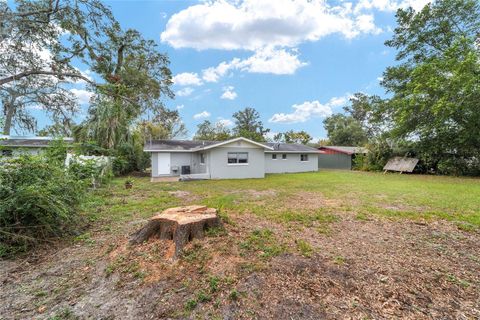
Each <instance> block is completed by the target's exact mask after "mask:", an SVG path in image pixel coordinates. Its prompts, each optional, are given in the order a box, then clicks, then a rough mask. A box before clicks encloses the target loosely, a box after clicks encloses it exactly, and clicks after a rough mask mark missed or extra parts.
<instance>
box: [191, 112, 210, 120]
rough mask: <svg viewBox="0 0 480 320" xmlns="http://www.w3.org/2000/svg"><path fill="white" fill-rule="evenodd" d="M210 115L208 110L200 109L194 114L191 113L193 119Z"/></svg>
mask: <svg viewBox="0 0 480 320" xmlns="http://www.w3.org/2000/svg"><path fill="white" fill-rule="evenodd" d="M208 117H210V112H208V111H202V112H200V113H197V114H195V115H193V119H197V120H198V119H204V118H208Z"/></svg>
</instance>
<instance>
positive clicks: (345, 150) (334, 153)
mask: <svg viewBox="0 0 480 320" xmlns="http://www.w3.org/2000/svg"><path fill="white" fill-rule="evenodd" d="M318 149H319V150H320V153H319V155H318V168H319V169H343V170H351V169H352V164H353V160H354V159H355V157H356V155H358V154H366V153H367V152H368V150H367V149H366V148H363V147H349V146H323V147H320V148H318Z"/></svg>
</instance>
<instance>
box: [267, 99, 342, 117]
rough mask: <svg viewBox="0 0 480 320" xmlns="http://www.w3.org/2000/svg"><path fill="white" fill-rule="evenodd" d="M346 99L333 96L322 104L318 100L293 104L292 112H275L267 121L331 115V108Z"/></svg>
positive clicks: (339, 104)
mask: <svg viewBox="0 0 480 320" xmlns="http://www.w3.org/2000/svg"><path fill="white" fill-rule="evenodd" d="M346 101H347V98H346V97H334V98H332V99H330V100H329V101H328V102H327V103H325V104H322V103H320V102H319V101H318V100H315V101H305V102H304V103H302V104H294V105H293V106H292V108H293V109H294V111H293V112H292V113H276V114H274V115H273V116H272V117H271V118H270V119H269V120H268V121H269V122H275V123H299V122H306V121H307V120H309V119H312V118H324V117H328V116H331V115H332V108H335V107H338V106H341V105H343V104H345V102H346Z"/></svg>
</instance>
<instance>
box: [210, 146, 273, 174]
mask: <svg viewBox="0 0 480 320" xmlns="http://www.w3.org/2000/svg"><path fill="white" fill-rule="evenodd" d="M229 152H248V164H229V163H228V161H227V160H228V153H229ZM209 165H210V176H211V178H212V179H246V178H264V177H265V156H264V148H262V147H260V146H257V145H254V144H251V143H248V142H246V141H236V142H232V143H229V144H226V145H223V146H220V147H217V148H214V149H211V150H210V161H209Z"/></svg>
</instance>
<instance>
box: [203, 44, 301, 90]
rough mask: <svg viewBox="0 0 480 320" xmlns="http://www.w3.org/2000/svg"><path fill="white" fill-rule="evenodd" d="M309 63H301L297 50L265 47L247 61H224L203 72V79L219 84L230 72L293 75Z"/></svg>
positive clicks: (235, 59)
mask: <svg viewBox="0 0 480 320" xmlns="http://www.w3.org/2000/svg"><path fill="white" fill-rule="evenodd" d="M306 65H307V63H306V62H303V61H300V59H299V58H298V53H297V50H296V49H290V50H287V49H278V48H272V47H265V48H262V49H258V50H257V51H256V52H255V53H254V54H253V55H252V56H251V57H249V58H247V59H239V58H234V59H232V60H231V61H230V62H227V61H223V62H221V63H219V64H218V66H216V67H210V68H207V69H204V70H203V71H202V79H203V80H204V81H206V82H217V81H218V80H220V78H222V77H224V76H226V75H227V74H228V73H229V71H233V70H240V71H244V72H249V73H269V74H276V75H291V74H294V73H295V72H296V71H297V70H298V69H299V68H301V67H303V66H306Z"/></svg>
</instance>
